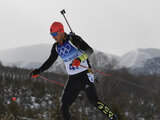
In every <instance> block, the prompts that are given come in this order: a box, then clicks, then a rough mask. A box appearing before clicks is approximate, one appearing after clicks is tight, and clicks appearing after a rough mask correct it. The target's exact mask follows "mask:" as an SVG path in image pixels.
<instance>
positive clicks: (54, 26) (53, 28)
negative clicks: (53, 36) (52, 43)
mask: <svg viewBox="0 0 160 120" xmlns="http://www.w3.org/2000/svg"><path fill="white" fill-rule="evenodd" d="M54 32H58V33H64V28H63V25H62V23H60V22H54V23H53V24H52V25H51V27H50V33H54Z"/></svg>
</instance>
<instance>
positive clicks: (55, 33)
mask: <svg viewBox="0 0 160 120" xmlns="http://www.w3.org/2000/svg"><path fill="white" fill-rule="evenodd" d="M50 34H51V35H52V36H57V35H58V32H54V33H50Z"/></svg>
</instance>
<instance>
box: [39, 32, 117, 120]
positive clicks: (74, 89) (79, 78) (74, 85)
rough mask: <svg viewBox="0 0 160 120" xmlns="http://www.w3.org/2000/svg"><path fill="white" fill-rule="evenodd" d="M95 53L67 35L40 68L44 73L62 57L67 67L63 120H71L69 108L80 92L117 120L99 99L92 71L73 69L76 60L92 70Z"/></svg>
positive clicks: (82, 41)
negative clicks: (82, 91) (91, 57)
mask: <svg viewBox="0 0 160 120" xmlns="http://www.w3.org/2000/svg"><path fill="white" fill-rule="evenodd" d="M92 53H93V49H92V48H91V47H90V46H89V45H88V44H87V43H86V42H85V41H84V40H82V38H81V37H79V36H78V35H70V34H66V33H65V38H64V39H63V43H62V44H60V43H58V42H56V43H54V44H53V47H52V50H51V54H50V56H49V58H48V59H47V61H46V62H45V63H44V64H43V65H42V66H41V67H40V70H41V71H42V72H43V71H45V70H46V69H48V68H49V67H50V66H51V65H52V64H53V63H54V62H55V60H56V59H57V57H58V56H60V57H61V58H62V59H63V61H64V63H65V66H66V70H67V72H68V75H69V77H68V82H67V84H66V86H65V88H64V91H63V95H62V101H61V102H62V104H61V114H62V117H63V120H71V116H70V113H69V108H70V106H71V105H72V103H73V102H74V101H75V99H76V98H77V96H78V94H79V92H80V91H81V90H84V91H85V92H86V94H87V97H88V99H89V101H90V102H91V103H92V104H93V105H94V106H95V107H96V108H97V109H99V110H100V111H102V113H104V114H105V115H106V116H107V117H108V118H109V119H110V120H116V119H115V118H114V117H115V116H114V114H113V112H112V111H111V110H110V108H109V107H108V106H106V105H105V104H104V103H103V102H102V101H100V100H99V99H98V97H97V92H96V88H95V85H94V75H93V73H92V71H91V70H89V69H87V68H84V67H81V66H79V67H75V66H74V67H72V62H73V60H74V59H76V58H80V59H81V65H83V66H86V67H88V68H91V66H90V64H89V60H88V58H89V56H90V55H91V54H92Z"/></svg>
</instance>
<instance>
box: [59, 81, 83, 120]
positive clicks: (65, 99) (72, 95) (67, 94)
mask: <svg viewBox="0 0 160 120" xmlns="http://www.w3.org/2000/svg"><path fill="white" fill-rule="evenodd" d="M76 86H77V85H76V83H75V80H74V79H73V80H72V79H69V80H68V83H67V85H66V87H65V89H64V92H63V95H62V101H61V102H62V103H61V114H62V117H63V120H71V116H70V113H69V108H70V106H71V105H72V103H73V102H74V101H75V99H76V98H77V96H78V93H79V91H80V89H79V88H78V87H76Z"/></svg>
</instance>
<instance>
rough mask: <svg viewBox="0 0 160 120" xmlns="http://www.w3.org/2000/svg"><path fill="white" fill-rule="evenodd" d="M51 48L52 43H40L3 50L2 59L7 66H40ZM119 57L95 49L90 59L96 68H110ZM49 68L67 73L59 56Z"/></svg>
mask: <svg viewBox="0 0 160 120" xmlns="http://www.w3.org/2000/svg"><path fill="white" fill-rule="evenodd" d="M51 48H52V45H50V44H38V45H33V46H25V47H20V48H14V49H9V50H5V51H1V52H0V61H1V62H2V64H3V65H6V66H17V67H20V68H29V69H33V68H38V67H40V66H41V65H42V64H43V63H44V62H45V61H46V60H47V59H48V57H49V55H50V51H51ZM117 59H118V56H114V55H111V54H106V53H103V52H100V51H97V50H94V53H93V54H92V55H91V57H90V59H89V60H90V63H91V65H92V66H93V67H94V68H99V69H100V68H101V69H105V68H108V69H109V68H112V67H113V66H114V64H116V61H117ZM109 64H110V66H109ZM49 70H51V71H55V72H58V73H66V71H65V66H64V63H63V61H62V60H61V58H60V57H58V59H57V61H56V62H55V63H54V64H53V66H52V67H51V68H50V69H49Z"/></svg>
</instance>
